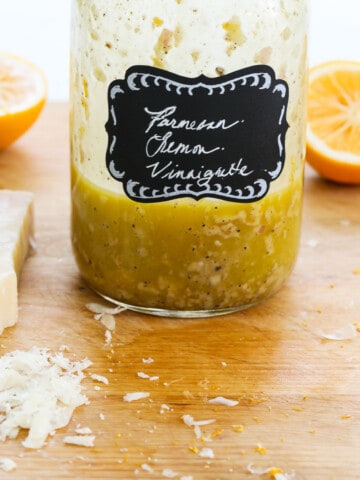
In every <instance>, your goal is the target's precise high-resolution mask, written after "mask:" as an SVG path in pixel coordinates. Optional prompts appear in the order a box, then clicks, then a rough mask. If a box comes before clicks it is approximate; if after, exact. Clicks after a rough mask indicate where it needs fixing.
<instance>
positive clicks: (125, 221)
mask: <svg viewBox="0 0 360 480" xmlns="http://www.w3.org/2000/svg"><path fill="white" fill-rule="evenodd" d="M306 35H307V2H306V1H305V0H222V1H221V2H219V1H218V0H207V1H205V0H154V1H151V2H150V1H149V0H73V13H72V54H71V178H72V179H71V186H72V244H73V250H74V255H75V258H76V261H77V264H78V267H79V269H80V272H81V274H82V276H83V278H84V279H85V281H86V282H87V284H88V285H89V286H90V287H91V288H92V289H94V290H95V291H96V292H98V293H99V294H100V295H102V296H103V297H105V298H106V299H109V300H111V301H113V302H115V303H119V304H121V305H124V306H126V307H127V308H130V309H133V310H137V311H141V312H145V313H152V314H157V315H164V316H178V317H199V316H211V315H217V314H223V313H228V312H231V311H236V310H240V309H244V308H247V307H249V306H252V305H254V304H256V303H258V302H259V301H261V300H263V299H265V298H267V297H269V296H270V295H272V294H273V293H275V292H276V291H277V290H278V289H279V288H280V287H281V286H282V284H283V283H284V281H285V280H286V278H287V277H288V275H289V274H290V272H291V270H292V268H293V266H294V263H295V260H296V256H297V251H298V244H299V235H300V224H301V206H302V184H303V161H304V144H305V113H306V103H305V97H306V80H307V78H306V72H307V70H306V67H307V59H306V49H307V44H306V40H307V38H306Z"/></svg>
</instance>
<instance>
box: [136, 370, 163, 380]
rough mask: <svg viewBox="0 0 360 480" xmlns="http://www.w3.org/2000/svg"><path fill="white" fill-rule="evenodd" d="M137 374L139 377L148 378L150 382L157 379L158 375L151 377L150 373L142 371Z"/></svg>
mask: <svg viewBox="0 0 360 480" xmlns="http://www.w3.org/2000/svg"><path fill="white" fill-rule="evenodd" d="M137 376H138V377H139V378H144V379H147V380H150V382H153V381H154V380H159V377H158V375H154V376H152V377H151V376H150V375H148V374H147V373H144V372H138V373H137Z"/></svg>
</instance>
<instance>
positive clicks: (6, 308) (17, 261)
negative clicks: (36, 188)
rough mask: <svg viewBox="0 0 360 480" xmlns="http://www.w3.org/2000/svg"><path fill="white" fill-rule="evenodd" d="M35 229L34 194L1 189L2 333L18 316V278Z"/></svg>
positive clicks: (0, 326) (0, 272)
mask: <svg viewBox="0 0 360 480" xmlns="http://www.w3.org/2000/svg"><path fill="white" fill-rule="evenodd" d="M33 232H34V220H33V194H32V193H30V192H23V191H15V190H0V335H1V333H2V332H3V330H4V328H6V327H11V326H13V325H15V323H16V321H17V318H18V291H17V287H18V281H19V276H20V272H21V269H22V266H23V264H24V261H25V259H26V257H27V255H28V252H29V249H30V245H31V241H32V236H33Z"/></svg>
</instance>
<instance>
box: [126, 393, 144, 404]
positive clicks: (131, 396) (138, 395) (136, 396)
mask: <svg viewBox="0 0 360 480" xmlns="http://www.w3.org/2000/svg"><path fill="white" fill-rule="evenodd" d="M147 397H150V393H149V392H131V393H127V394H126V395H124V396H123V400H124V402H133V401H135V400H141V399H142V398H147Z"/></svg>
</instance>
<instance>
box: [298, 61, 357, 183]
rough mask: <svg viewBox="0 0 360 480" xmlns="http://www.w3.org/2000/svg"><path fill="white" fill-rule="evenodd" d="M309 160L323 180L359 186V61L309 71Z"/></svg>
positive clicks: (307, 152) (326, 64)
mask: <svg viewBox="0 0 360 480" xmlns="http://www.w3.org/2000/svg"><path fill="white" fill-rule="evenodd" d="M306 157H307V161H308V163H309V164H310V165H311V166H312V167H313V168H314V169H315V170H316V171H317V172H318V173H319V174H320V175H321V176H323V177H324V178H327V179H329V180H333V181H334V182H339V183H360V62H353V61H346V60H342V61H341V60H339V61H331V62H326V63H322V64H320V65H318V66H315V67H313V68H311V69H310V72H309V95H308V123H307V149H306Z"/></svg>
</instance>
